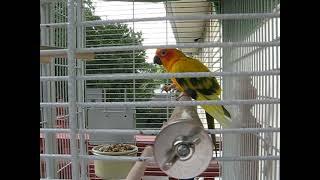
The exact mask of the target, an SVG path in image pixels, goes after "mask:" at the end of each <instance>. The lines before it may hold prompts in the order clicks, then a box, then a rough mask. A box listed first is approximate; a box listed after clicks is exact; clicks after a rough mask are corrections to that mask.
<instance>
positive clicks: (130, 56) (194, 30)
mask: <svg viewBox="0 0 320 180" xmlns="http://www.w3.org/2000/svg"><path fill="white" fill-rule="evenodd" d="M70 2H72V1H70ZM88 2H89V3H88ZM90 2H91V1H81V0H76V5H77V6H75V9H73V10H72V11H74V13H75V15H74V17H73V18H74V20H76V21H78V22H80V21H83V20H85V21H93V20H103V19H126V18H132V19H135V18H141V17H159V16H164V17H165V16H178V15H194V14H216V13H222V14H228V13H262V12H275V11H280V5H279V4H280V1H276V0H273V1H267V0H241V1H235V0H228V1H219V0H213V1H210V2H207V1H205V0H197V1H189V0H181V1H173V2H171V1H169V0H167V1H165V2H157V3H142V2H123V1H121V2H120V1H118V2H106V1H102V0H92V4H90ZM146 4H149V5H152V6H148V8H146V7H147V6H146ZM123 5H125V6H123ZM68 10H69V11H71V10H70V9H68V8H67V3H66V1H57V2H50V3H48V4H44V5H42V6H41V13H40V14H41V17H42V18H41V23H61V22H67V21H68V12H67V11H68ZM69 18H70V17H69ZM71 19H72V18H71ZM157 23H158V25H159V26H158V28H157V31H156V33H157V35H158V36H152V33H155V32H152V28H150V27H148V25H149V26H151V24H152V25H153V24H157ZM201 23H203V24H202V25H201V26H199V24H201ZM69 27H70V25H69ZM279 27H280V18H273V19H262V20H261V19H249V20H216V19H211V20H205V21H197V20H194V21H189V20H184V21H181V20H164V21H154V22H153V21H146V22H132V23H109V24H105V25H93V26H88V27H83V28H81V27H78V28H76V29H75V31H76V33H74V35H75V36H74V37H72V38H74V40H75V39H76V41H75V42H76V44H75V45H76V46H77V47H87V48H90V47H106V46H126V45H163V44H168V45H170V44H176V43H186V44H188V43H194V42H200V43H201V42H266V41H267V42H275V41H279V40H280V30H279ZM40 34H41V43H42V45H51V46H56V47H62V48H67V47H68V46H67V45H69V48H71V49H72V48H73V47H72V46H70V44H68V43H67V38H69V40H71V39H70V38H71V37H68V36H67V28H66V27H50V28H45V29H41V32H40ZM158 37H160V38H158ZM157 38H158V39H157ZM182 50H183V51H184V52H185V53H186V54H187V55H189V56H191V57H195V58H198V59H200V60H201V61H202V62H203V63H204V64H205V65H207V66H208V67H209V69H210V70H211V71H216V72H220V71H229V72H237V71H268V70H277V69H278V70H279V69H280V63H279V62H280V59H279V58H280V57H279V54H280V47H279V46H276V47H230V48H229V47H228V48H220V47H210V48H197V47H195V48H182ZM154 51H155V50H154V49H147V50H132V51H116V52H99V53H95V55H96V58H95V60H94V61H85V62H84V61H81V60H80V61H79V60H75V64H74V65H75V67H71V65H73V64H72V63H71V64H70V62H71V61H70V62H69V63H68V60H67V58H55V59H54V61H52V62H51V63H50V64H42V65H41V66H40V75H42V76H50V75H51V76H68V75H70V74H68V70H73V68H74V70H75V75H77V76H81V75H94V74H113V73H148V72H151V73H158V72H162V69H160V68H159V67H157V66H154V65H152V63H151V61H150V60H151V58H152V55H153V54H154ZM69 55H71V57H72V53H69ZM69 57H70V56H69ZM68 67H69V69H68ZM71 79H72V77H71ZM217 79H218V80H219V82H220V84H221V85H222V86H223V92H222V98H223V99H279V98H280V92H279V88H280V84H279V83H280V76H253V77H223V78H221V77H217ZM168 82H169V81H168V80H161V79H150V80H134V79H133V80H132V79H131V80H117V81H112V80H86V81H83V80H81V81H76V82H75V83H74V85H75V91H73V93H75V94H76V95H75V96H72V97H70V95H74V94H72V93H71V91H72V90H70V89H68V82H67V81H56V82H41V83H40V91H41V94H40V100H41V102H70V101H69V100H68V99H70V98H71V99H73V100H75V101H77V102H128V101H129V102H139V101H159V100H173V98H174V96H175V93H163V92H161V90H160V88H161V87H162V86H163V85H164V84H168ZM92 89H95V90H99V91H95V92H93V91H92ZM235 90H239V91H235ZM68 91H69V92H68ZM89 96H90V97H93V96H94V98H91V99H90V98H87V97H89ZM98 109H99V108H98ZM100 109H101V108H100ZM227 109H228V110H230V111H231V112H232V115H233V117H235V119H236V120H237V121H235V122H236V123H235V124H234V127H258V128H260V127H262V128H268V127H280V124H279V122H280V119H279V118H280V117H279V114H280V106H279V105H278V104H269V105H264V104H263V105H261V104H258V105H253V106H251V105H240V106H237V107H236V106H227ZM106 110H107V111H109V109H103V108H102V111H106ZM172 110H173V108H172V107H161V108H158V107H148V108H145V107H144V108H134V119H135V127H136V128H137V129H159V128H160V127H161V126H162V123H163V121H166V120H167V119H168V117H170V115H171V112H172ZM114 111H118V112H121V111H124V110H123V109H120V110H119V109H117V110H114ZM87 113H88V108H84V109H82V108H73V111H72V113H71V114H70V112H69V108H64V107H57V108H41V109H40V123H41V127H43V128H71V127H70V126H69V123H70V120H71V119H73V122H71V123H76V124H73V127H72V129H73V130H75V129H86V128H88V121H90V119H89V118H88V115H87ZM198 113H199V116H200V118H201V120H202V121H203V123H204V126H205V127H206V122H205V115H204V111H203V110H202V109H201V108H200V107H198ZM70 115H71V119H70ZM216 128H221V127H220V126H219V124H218V123H217V122H216ZM72 135H73V138H70V136H69V134H68V135H67V134H65V133H57V134H54V135H52V134H45V135H44V136H43V138H42V139H41V141H42V142H43V143H42V145H43V147H42V149H44V151H43V152H44V153H46V154H55V153H57V154H73V157H74V156H75V155H77V154H78V153H79V154H81V155H86V154H90V148H91V147H90V146H91V145H90V141H89V144H88V141H87V137H86V136H85V135H84V134H82V135H81V136H80V137H79V138H77V137H75V136H74V133H72ZM216 136H217V137H218V141H222V142H223V143H222V142H220V143H219V148H220V151H219V156H222V154H223V156H237V155H238V156H272V155H279V154H280V145H279V139H280V135H279V133H262V134H243V135H240V136H235V135H224V136H222V135H219V134H217V135H216ZM72 140H73V141H72ZM44 142H45V143H44ZM70 143H73V144H72V146H70ZM101 143H103V142H101ZM222 145H223V146H222ZM79 148H80V149H79ZM75 149H76V150H78V149H79V150H80V151H79V152H78V153H76V152H75ZM71 150H72V151H73V153H71ZM75 159H76V160H78V158H75V157H74V159H73V160H75ZM73 162H76V161H73ZM41 163H42V162H41ZM79 163H80V164H78V163H76V164H77V165H76V166H79V165H80V166H79V167H80V168H81V169H79V168H77V169H75V168H76V167H73V168H74V169H73V171H72V169H71V168H72V166H71V161H70V160H52V159H47V160H45V163H43V164H41V169H42V170H45V171H41V172H40V175H41V177H45V178H60V179H71V178H77V177H75V176H72V172H73V173H76V174H73V175H76V176H79V177H80V178H81V179H88V178H96V177H94V176H92V174H90V173H89V172H91V170H92V162H91V161H88V162H86V161H84V160H81V161H80V162H79ZM50 164H51V165H50ZM221 164H222V168H221V169H220V171H221V172H222V174H221V177H222V179H248V177H250V178H251V179H279V161H275V160H267V161H243V162H242V161H241V162H239V161H232V162H223V163H221ZM77 172H81V174H79V173H77Z"/></svg>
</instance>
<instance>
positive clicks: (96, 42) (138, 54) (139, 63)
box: [84, 0, 171, 128]
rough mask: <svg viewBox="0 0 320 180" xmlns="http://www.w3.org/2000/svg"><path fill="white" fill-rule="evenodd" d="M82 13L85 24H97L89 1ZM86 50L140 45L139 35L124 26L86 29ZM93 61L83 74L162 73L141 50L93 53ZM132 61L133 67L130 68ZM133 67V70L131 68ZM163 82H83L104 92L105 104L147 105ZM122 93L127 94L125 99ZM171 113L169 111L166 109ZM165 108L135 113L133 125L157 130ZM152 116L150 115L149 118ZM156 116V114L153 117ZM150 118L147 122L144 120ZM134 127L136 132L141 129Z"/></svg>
mask: <svg viewBox="0 0 320 180" xmlns="http://www.w3.org/2000/svg"><path fill="white" fill-rule="evenodd" d="M84 13H85V17H86V20H87V21H93V20H101V18H100V17H99V16H95V15H94V7H93V6H92V2H91V0H87V1H85V8H84ZM86 42H87V43H86V46H87V47H88V48H90V47H102V46H104V47H106V46H115V45H141V44H142V42H143V39H142V33H141V32H135V31H134V30H133V29H131V28H129V27H128V26H127V25H126V24H119V23H114V24H107V25H102V26H94V27H86ZM96 59H98V60H97V61H91V62H87V65H86V73H87V74H114V73H154V72H159V71H162V69H160V68H159V67H158V66H156V65H153V64H149V63H147V62H146V52H145V50H136V51H119V52H106V53H96ZM133 59H134V64H135V65H133ZM133 66H134V67H133ZM165 81H166V80H156V79H138V80H135V81H134V80H116V81H114V80H92V81H87V84H88V85H87V87H88V88H104V89H106V91H107V92H106V93H105V94H106V97H104V99H105V100H106V101H108V102H112V101H113V102H115V101H118V102H119V101H148V100H151V99H152V97H153V96H154V90H155V89H156V88H159V85H160V84H163V83H165ZM125 93H126V94H127V95H126V97H125ZM170 111H171V109H170ZM166 112H167V110H166V108H158V109H152V108H151V109H150V108H139V109H136V118H137V119H138V120H139V119H140V118H143V119H140V121H138V120H137V123H149V125H147V127H149V128H150V127H151V128H160V127H161V125H160V124H158V125H157V124H151V123H162V121H163V120H164V118H166ZM152 113H153V114H152ZM154 113H156V114H154ZM146 118H150V119H146ZM143 127H144V126H142V125H137V128H143Z"/></svg>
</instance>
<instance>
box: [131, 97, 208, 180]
mask: <svg viewBox="0 0 320 180" xmlns="http://www.w3.org/2000/svg"><path fill="white" fill-rule="evenodd" d="M179 101H191V97H188V96H182V97H181V98H180V99H179ZM181 119H185V120H190V119H193V120H194V122H195V123H197V124H198V125H199V126H201V127H203V125H202V123H201V120H200V118H199V116H198V113H197V110H196V107H195V106H188V107H187V106H177V107H175V108H174V111H173V112H172V115H171V117H170V118H169V119H168V122H166V123H164V124H163V126H162V127H161V129H163V128H164V127H166V126H167V125H169V124H171V123H174V122H176V121H178V120H180V121H181ZM152 156H153V147H151V146H147V147H145V149H144V150H143V152H142V154H141V157H152ZM146 166H147V162H144V161H137V162H136V163H135V165H134V166H133V167H132V169H131V170H130V172H129V174H128V176H127V178H126V180H141V179H142V178H143V176H144V171H145V170H146Z"/></svg>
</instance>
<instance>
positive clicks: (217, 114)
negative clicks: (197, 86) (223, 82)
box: [196, 93, 231, 128]
mask: <svg viewBox="0 0 320 180" xmlns="http://www.w3.org/2000/svg"><path fill="white" fill-rule="evenodd" d="M196 100H197V101H205V100H219V97H218V96H217V95H210V96H204V95H202V94H200V93H197V99H196ZM201 107H202V108H203V109H204V110H205V111H206V112H207V113H208V114H210V115H211V116H212V117H213V118H215V119H216V120H217V121H218V122H219V123H220V125H221V126H222V127H224V128H225V127H228V126H229V125H230V123H231V115H230V113H229V112H228V111H227V110H226V109H225V107H223V106H220V105H202V106H201Z"/></svg>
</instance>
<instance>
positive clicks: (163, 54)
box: [153, 49, 185, 71]
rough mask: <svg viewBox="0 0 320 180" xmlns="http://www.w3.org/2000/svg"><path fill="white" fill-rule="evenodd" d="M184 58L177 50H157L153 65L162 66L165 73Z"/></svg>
mask: <svg viewBox="0 0 320 180" xmlns="http://www.w3.org/2000/svg"><path fill="white" fill-rule="evenodd" d="M184 56H185V55H184V54H183V53H182V52H181V51H180V50H178V49H157V50H156V55H155V56H154V58H153V63H155V64H159V65H163V66H164V68H165V69H166V70H167V71H168V70H169V71H170V69H171V67H172V65H173V64H174V63H175V62H177V61H178V60H179V59H180V58H181V57H184Z"/></svg>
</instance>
